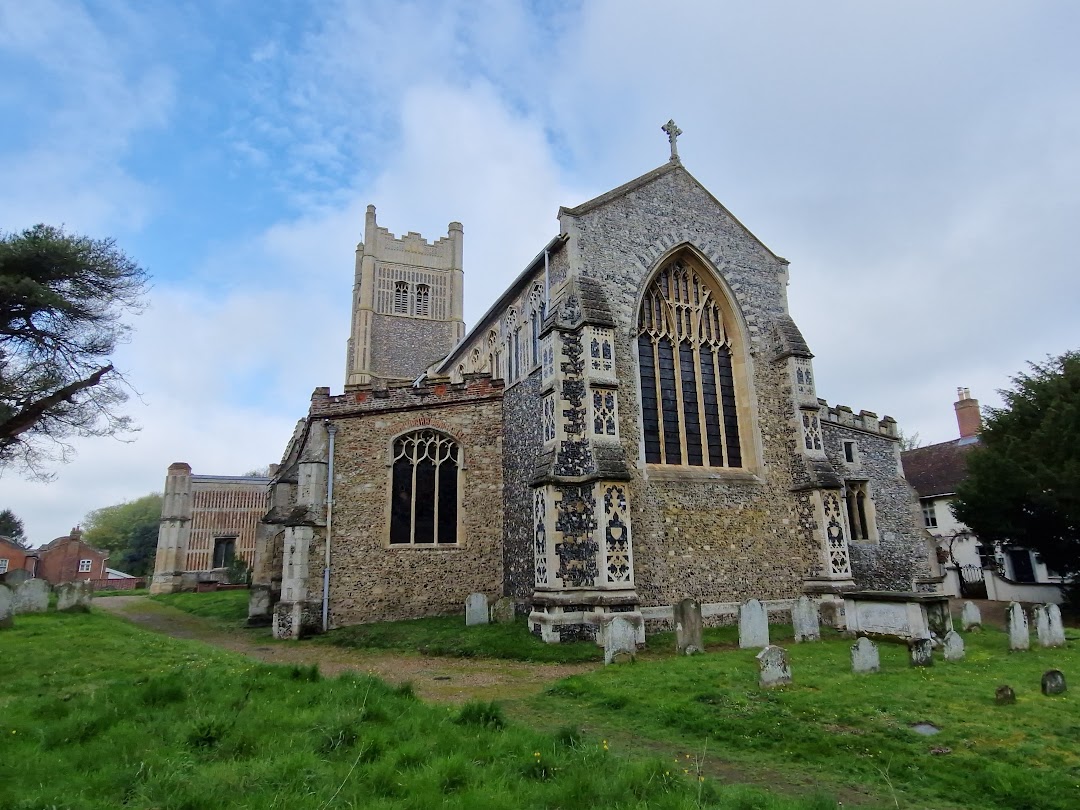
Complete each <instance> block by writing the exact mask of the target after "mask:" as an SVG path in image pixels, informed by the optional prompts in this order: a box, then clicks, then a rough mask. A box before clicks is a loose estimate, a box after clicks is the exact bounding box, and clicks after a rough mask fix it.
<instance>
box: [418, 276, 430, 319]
mask: <svg viewBox="0 0 1080 810" xmlns="http://www.w3.org/2000/svg"><path fill="white" fill-rule="evenodd" d="M414 314H416V315H419V316H421V317H424V318H426V317H428V316H429V315H431V287H429V286H428V285H427V284H417V285H416V309H415V312H414Z"/></svg>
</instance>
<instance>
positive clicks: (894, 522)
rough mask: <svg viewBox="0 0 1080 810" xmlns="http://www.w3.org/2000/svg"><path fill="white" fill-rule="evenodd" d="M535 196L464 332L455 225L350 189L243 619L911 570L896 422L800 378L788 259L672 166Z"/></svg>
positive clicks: (424, 609)
mask: <svg viewBox="0 0 1080 810" xmlns="http://www.w3.org/2000/svg"><path fill="white" fill-rule="evenodd" d="M665 131H666V132H667V133H668V136H669V142H670V148H671V158H670V160H669V161H668V162H667V163H665V164H664V165H662V166H660V167H659V168H657V169H654V170H652V171H650V172H648V173H646V174H643V175H642V176H640V177H638V178H636V179H634V180H631V181H630V182H628V183H626V184H625V185H622V186H620V187H618V188H616V189H613V190H611V191H609V192H607V193H606V194H602V195H600V196H599V197H596V198H595V199H592V200H589V201H588V202H584V203H582V204H580V205H578V206H576V207H573V208H561V209H560V210H559V212H558V222H559V230H558V233H557V234H556V235H555V236H554V237H553V238H552V239H551V241H550V242H548V243H547V244H546V245H544V246H543V248H542V249H541V250H540V251H539V253H537V255H536V258H535V259H533V260H532V262H530V263H529V264H528V266H526V267H525V268H524V270H522V271H521V273H520V275H518V276H517V278H515V279H514V280H513V281H512V282H511V283H510V284H509V286H508V287H507V288H506V290H505V291H504V292H503V293H502V294H501V295H499V297H498V298H497V299H496V300H495V301H494V303H493V304H492V305H491V307H490V309H488V311H487V312H486V313H485V314H484V315H483V317H482V318H481V319H480V320H479V321H478V322H477V323H476V324H475V325H473V326H472V328H471V330H469V331H468V332H466V330H465V324H464V322H463V320H462V293H463V282H464V266H463V260H462V257H463V229H462V225H461V224H460V223H457V222H452V223H450V225H449V229H448V233H447V235H446V236H444V237H441V238H439V239H437V240H435V241H433V242H431V241H427V240H425V239H424V238H423V237H422V236H420V234H417V233H408V234H406V235H405V236H403V237H400V238H399V237H395V236H394V235H393V234H391V233H390V232H389V231H388V230H386V229H385V228H381V227H379V225H378V223H377V221H376V214H375V208H374V206H368V209H367V216H366V222H365V229H364V236H363V242H362V243H360V244H359V245H358V246H357V249H356V269H355V280H354V284H353V292H352V302H353V314H352V326H351V333H350V336H349V340H348V350H347V361H346V373H345V381H344V389H343V391H342V392H341V393H334V394H332V393H331V390H330V389H329V388H317V389H315V392H314V394H313V396H312V399H311V406H310V410H309V411H308V414H307V416H306V418H304V419H302V420H301V421H300V422H299V423H298V425H297V427H296V430H295V433H294V435H293V436H292V439H291V440H290V442H289V444H288V447H287V449H286V451H285V455H284V457H283V459H282V463H281V466H280V468H279V469H278V470H277V471H276V474H275V476H274V478H273V480H272V482H271V485H270V504H269V511H268V513H267V514H266V516H265V517H264V518H263V520H262V522H261V524H260V526H259V528H258V532H257V541H256V548H255V558H254V586H253V590H252V598H251V606H250V621H251V622H252V623H258V622H272V624H273V627H274V633H275V635H276V636H278V637H280V638H295V637H299V636H300V635H304V634H307V633H311V632H319V631H320V630H323V629H327V628H333V627H339V626H342V625H348V624H356V623H363V622H371V621H380V620H390V619H408V618H416V617H422V616H430V615H436V614H448V613H455V612H461V611H462V609H463V603H464V601H465V599H466V597H467V596H468V595H469V594H470V593H473V592H483V593H486V594H487V595H488V596H489V597H491V598H495V597H498V596H503V595H505V596H509V597H511V598H512V599H513V600H514V602H515V605H516V607H517V610H518V612H519V614H523V615H527V616H528V622H529V626H530V628H531V629H532V631H533V632H534V633H536V634H538V635H540V636H541V637H543V638H544V639H545V640H548V641H559V640H566V639H579V638H593V639H597V640H598V641H599V640H602V638H603V634H604V629H605V627H606V625H607V623H609V622H610V620H611V618H612V617H613V616H615V615H616V614H619V615H622V616H625V617H627V618H628V619H630V620H631V621H632V622H633V623H634V624H635V626H637V627H638V628H639V631H638V632H639V640H642V641H643V640H644V633H645V629H646V624H647V623H651V622H654V621H655V622H663V621H665V620H670V616H671V606H672V605H673V604H675V603H677V602H678V601H679V600H681V599H683V598H685V597H693V598H695V599H697V600H699V601H700V602H701V603H702V604H703V605H704V607H705V612H706V616H709V615H713V616H722V615H724V611H725V610H727V609H729V608H730V607H731V606H732V605H734V604H737V603H739V602H742V601H745V600H747V599H750V598H758V599H763V600H769V601H770V604H772V605H780V606H782V605H783V604H785V602H786V601H789V600H792V599H794V598H796V597H798V596H799V595H801V594H811V595H816V596H818V597H820V598H821V599H822V600H823V601H826V602H827V601H829V600H830V599H835V598H836V596H835V595H836V594H839V593H842V592H843V591H845V590H850V589H852V588H855V587H863V588H877V589H895V590H912V589H915V588H917V587H921V585H920V580H921V579H923V578H925V577H926V575H927V574H928V561H929V556H928V554H929V549H928V544H927V541H926V537H925V534H924V532H923V531H922V529H921V525H920V522H919V518H918V507H917V501H916V499H915V496H914V494H913V491H912V489H911V488H910V486H909V485H908V483H907V481H906V480H905V478H904V476H903V470H902V468H901V465H900V447H899V439H898V436H899V434H898V431H897V426H896V423H895V422H894V421H893V420H892V419H891V418H890V417H887V416H886V417H883V418H878V417H877V416H876V415H875V414H874V413H871V412H869V411H860V412H857V413H856V412H854V411H853V410H851V409H850V408H847V407H843V406H840V407H830V406H829V405H828V404H827V403H826V402H825V401H824V400H822V399H819V398H818V392H817V390H816V388H815V384H814V368H813V360H812V358H813V355H812V354H811V352H810V349H809V347H808V346H807V344H806V341H805V340H804V339H803V337H802V335H801V334H800V332H799V329H798V327H797V326H796V324H795V321H794V320H793V319H792V316H791V314H790V313H789V311H788V301H787V285H788V262H787V260H786V259H783V258H781V257H780V256H777V255H776V254H775V253H773V252H772V251H771V250H770V249H769V248H768V247H766V245H765V244H764V243H763V242H761V241H760V240H759V239H758V238H757V237H756V236H755V235H754V234H752V233H750V231H748V230H747V229H746V227H745V226H743V225H742V223H740V222H739V221H738V220H737V219H736V218H735V217H734V216H733V215H732V214H731V213H730V212H729V211H728V210H727V209H726V208H725V207H724V206H723V205H722V204H721V203H720V202H719V201H718V200H717V199H716V198H715V197H713V196H712V194H710V193H709V191H708V190H707V189H706V188H704V187H703V186H702V185H701V184H700V183H699V182H698V181H697V180H695V179H694V177H693V176H692V175H691V174H690V173H689V172H688V171H687V170H686V169H685V168H684V167H683V165H682V162H681V161H680V159H679V157H678V153H677V151H676V137H677V135H678V134H680V133H679V131H678V130H677V129H676V128H675V126H674V124H673V123H670V122H669V125H668V126H667V127H665Z"/></svg>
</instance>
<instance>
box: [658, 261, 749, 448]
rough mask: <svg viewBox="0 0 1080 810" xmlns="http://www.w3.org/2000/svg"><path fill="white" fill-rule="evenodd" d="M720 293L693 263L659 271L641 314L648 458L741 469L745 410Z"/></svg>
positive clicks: (670, 265) (675, 263) (672, 264)
mask: <svg viewBox="0 0 1080 810" xmlns="http://www.w3.org/2000/svg"><path fill="white" fill-rule="evenodd" d="M718 297H719V296H718V293H717V292H716V291H715V290H714V289H713V288H712V286H711V285H710V284H709V283H708V282H707V280H706V279H705V278H704V276H703V274H701V273H699V272H698V271H697V270H696V269H695V268H694V267H692V266H691V265H690V264H689V263H687V262H685V261H683V260H681V259H674V260H672V261H670V262H668V263H667V264H666V265H664V267H663V268H662V269H661V270H660V272H659V273H658V274H657V276H656V278H655V279H654V280H653V282H652V284H651V285H650V286H649V288H648V290H647V291H646V293H645V297H644V299H643V300H642V304H641V311H640V313H639V316H638V363H639V368H640V372H641V409H642V429H643V432H644V439H645V460H646V461H647V462H648V463H650V464H678V465H683V466H695V467H700V466H708V467H741V466H742V464H743V462H742V449H741V446H740V439H739V415H738V409H737V407H736V398H735V379H734V372H733V369H732V362H731V343H730V341H729V339H728V335H727V332H726V330H725V328H724V317H723V311H722V309H721V305H720V302H719V300H718Z"/></svg>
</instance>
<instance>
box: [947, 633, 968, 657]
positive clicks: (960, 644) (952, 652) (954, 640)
mask: <svg viewBox="0 0 1080 810" xmlns="http://www.w3.org/2000/svg"><path fill="white" fill-rule="evenodd" d="M945 660H946V661H963V660H964V639H963V637H961V635H960V634H959V633H957V632H956V631H955V630H950V631H949V632H948V633H946V634H945Z"/></svg>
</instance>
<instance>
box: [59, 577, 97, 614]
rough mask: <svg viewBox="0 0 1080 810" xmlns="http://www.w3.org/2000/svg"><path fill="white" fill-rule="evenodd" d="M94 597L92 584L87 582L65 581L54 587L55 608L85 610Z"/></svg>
mask: <svg viewBox="0 0 1080 810" xmlns="http://www.w3.org/2000/svg"><path fill="white" fill-rule="evenodd" d="M93 598H94V586H93V585H91V584H90V583H89V582H65V583H64V584H63V585H60V586H59V587H57V589H56V609H57V610H86V609H87V608H89V607H90V600H92V599H93Z"/></svg>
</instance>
